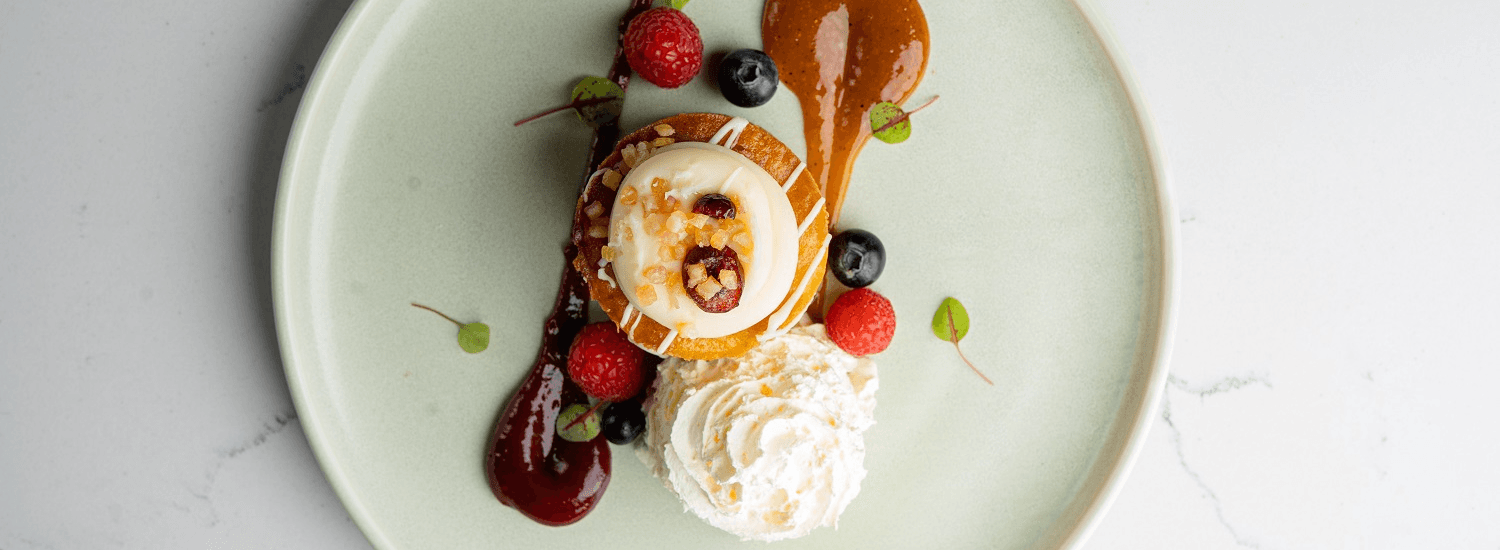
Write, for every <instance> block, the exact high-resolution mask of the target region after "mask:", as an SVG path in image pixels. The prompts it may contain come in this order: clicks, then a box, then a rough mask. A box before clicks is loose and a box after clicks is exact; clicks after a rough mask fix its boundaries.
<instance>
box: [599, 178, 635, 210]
mask: <svg viewBox="0 0 1500 550" xmlns="http://www.w3.org/2000/svg"><path fill="white" fill-rule="evenodd" d="M605 178H606V179H608V176H605ZM637 198H638V193H637V192H636V190H635V188H634V187H626V188H625V190H624V191H621V192H620V204H626V205H630V204H635V200H636V199H637Z"/></svg>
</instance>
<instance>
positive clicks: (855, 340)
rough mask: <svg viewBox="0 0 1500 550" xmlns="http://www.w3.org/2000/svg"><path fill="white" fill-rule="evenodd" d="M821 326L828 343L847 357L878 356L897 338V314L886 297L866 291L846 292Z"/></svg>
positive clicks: (830, 309)
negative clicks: (824, 326)
mask: <svg viewBox="0 0 1500 550" xmlns="http://www.w3.org/2000/svg"><path fill="white" fill-rule="evenodd" d="M823 323H824V324H825V325H826V326H827V329H828V339H829V340H833V343H835V344H838V345H839V347H840V348H843V349H844V351H846V352H849V355H854V356H860V355H870V354H874V353H880V352H882V351H885V348H886V346H889V345H890V344H891V337H892V336H894V335H895V334H896V310H895V309H894V308H892V307H891V301H890V300H887V299H886V298H885V296H881V295H880V294H879V293H877V292H875V291H873V290H870V289H868V288H856V289H854V290H851V291H849V292H845V293H844V295H843V296H839V297H838V299H837V300H834V301H833V305H832V306H831V307H829V308H828V315H827V316H826V317H824V319H823Z"/></svg>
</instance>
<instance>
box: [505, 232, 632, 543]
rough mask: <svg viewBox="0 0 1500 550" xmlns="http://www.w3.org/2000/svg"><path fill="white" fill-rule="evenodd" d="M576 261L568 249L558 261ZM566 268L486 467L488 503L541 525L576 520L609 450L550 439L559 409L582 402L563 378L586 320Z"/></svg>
mask: <svg viewBox="0 0 1500 550" xmlns="http://www.w3.org/2000/svg"><path fill="white" fill-rule="evenodd" d="M576 253H577V250H576V249H575V248H574V247H573V246H571V245H569V246H568V247H567V249H566V251H565V252H564V255H565V256H568V257H572V256H573V255H574V254H576ZM569 263H570V265H568V266H565V267H564V269H563V282H562V288H561V289H559V290H558V293H557V303H556V304H555V305H554V306H553V308H552V315H551V316H550V317H548V318H547V323H546V327H545V329H544V330H543V332H542V350H541V353H539V354H538V357H537V361H536V365H535V366H534V367H532V369H531V374H529V375H527V377H526V381H525V382H522V383H521V388H520V389H518V390H516V394H515V396H514V397H512V398H511V400H510V403H509V404H508V405H507V406H506V408H505V414H504V415H502V416H501V417H500V423H499V425H497V426H496V428H495V436H494V438H493V439H492V440H491V442H490V450H489V453H488V454H487V455H486V464H485V470H486V472H487V473H488V474H489V475H488V477H489V482H490V489H491V490H492V491H494V492H495V497H496V498H499V499H500V502H501V503H503V504H505V505H506V506H510V507H512V508H515V509H517V510H520V511H521V513H522V514H525V515H526V517H529V518H531V519H533V520H536V521H537V522H538V523H543V524H546V525H567V524H570V523H573V522H575V521H578V520H580V519H582V518H583V516H584V515H586V514H588V513H589V511H590V510H593V508H594V505H596V504H598V503H599V498H600V497H602V496H604V489H605V488H606V487H608V486H609V443H608V442H607V441H606V440H605V439H604V438H602V437H596V438H594V439H593V440H591V441H587V442H583V443H574V442H571V441H566V440H564V439H562V438H560V437H557V434H556V432H557V415H558V412H559V411H560V410H561V408H562V405H563V403H584V402H586V399H587V398H586V397H585V396H584V393H583V390H581V389H579V388H578V385H577V384H574V383H573V381H572V380H568V377H567V374H566V372H567V362H568V346H569V344H571V343H572V342H573V337H574V336H576V335H577V334H578V331H579V330H580V329H582V328H583V325H584V323H585V321H586V320H587V314H588V311H587V307H588V287H587V286H585V285H584V282H583V277H580V276H579V275H578V272H577V271H575V270H574V269H573V268H572V266H571V262H569Z"/></svg>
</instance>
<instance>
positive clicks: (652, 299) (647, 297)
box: [635, 285, 656, 306]
mask: <svg viewBox="0 0 1500 550" xmlns="http://www.w3.org/2000/svg"><path fill="white" fill-rule="evenodd" d="M635 299H636V300H637V301H639V302H640V303H641V305H643V306H649V305H651V304H654V303H656V287H654V286H651V285H640V286H637V287H635Z"/></svg>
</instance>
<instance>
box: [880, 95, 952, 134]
mask: <svg viewBox="0 0 1500 550" xmlns="http://www.w3.org/2000/svg"><path fill="white" fill-rule="evenodd" d="M934 101H937V96H932V99H929V100H927V103H923V104H922V105H921V106H920V107H917V108H915V109H912V110H910V111H903V110H901V106H900V105H897V104H895V103H891V102H889V101H882V102H880V103H876V104H875V106H874V107H872V108H870V133H871V134H873V135H874V136H875V139H878V140H880V141H884V142H886V143H901V142H903V141H906V138H909V137H911V116H912V115H914V114H916V113H917V111H920V110H922V109H926V108H927V106H928V105H932V102H934Z"/></svg>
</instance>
